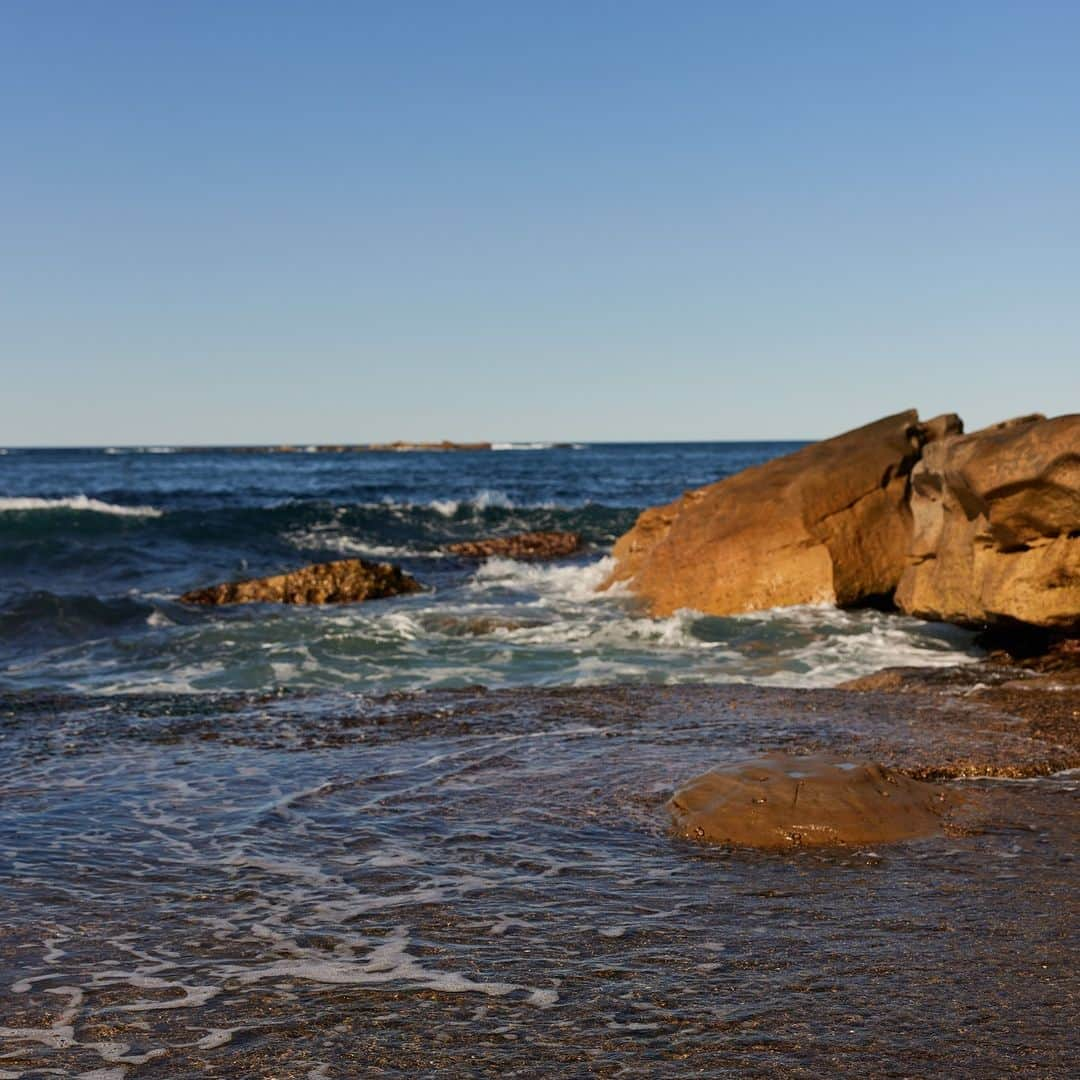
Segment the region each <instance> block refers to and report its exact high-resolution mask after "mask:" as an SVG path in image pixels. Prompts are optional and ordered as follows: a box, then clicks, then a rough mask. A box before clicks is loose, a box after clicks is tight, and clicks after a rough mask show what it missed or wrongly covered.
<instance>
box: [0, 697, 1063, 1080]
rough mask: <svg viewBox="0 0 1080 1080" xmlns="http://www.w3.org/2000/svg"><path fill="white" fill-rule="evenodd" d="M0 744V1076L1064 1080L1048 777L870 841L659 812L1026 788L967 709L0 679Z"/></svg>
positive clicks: (1028, 763) (1058, 909)
mask: <svg viewBox="0 0 1080 1080" xmlns="http://www.w3.org/2000/svg"><path fill="white" fill-rule="evenodd" d="M0 737H2V738H3V744H4V748H5V753H4V754H3V755H0V791H2V792H3V798H2V799H0V830H2V835H3V836H4V838H5V843H4V850H3V854H4V857H5V858H6V859H8V860H9V864H8V866H7V867H5V869H8V868H10V870H11V872H5V873H3V874H0V903H2V904H3V912H4V918H3V919H2V920H0V1017H2V1019H0V1025H2V1026H3V1028H4V1031H3V1034H2V1036H0V1038H2V1039H3V1044H4V1049H3V1052H4V1054H5V1055H6V1056H5V1059H4V1067H5V1068H6V1069H7V1070H9V1071H12V1072H19V1071H22V1072H23V1073H24V1074H25V1075H28V1076H36V1075H46V1074H47V1073H49V1070H51V1071H52V1073H51V1074H55V1075H63V1076H78V1075H80V1074H85V1073H90V1074H94V1073H95V1071H96V1072H97V1074H98V1075H104V1072H105V1071H107V1070H111V1071H113V1073H114V1074H116V1070H118V1069H120V1068H121V1067H122V1066H127V1071H126V1072H125V1075H126V1076H127V1077H137V1078H138V1080H166V1078H169V1080H171V1078H173V1077H177V1076H193V1075H220V1076H253V1077H254V1076H275V1077H281V1078H282V1080H307V1078H310V1077H311V1076H312V1075H316V1076H322V1077H325V1078H328V1080H336V1078H338V1077H350V1076H368V1075H380V1074H382V1075H388V1076H395V1075H403V1074H405V1073H407V1072H408V1073H411V1074H413V1075H429V1074H431V1073H433V1072H434V1071H436V1070H441V1071H445V1072H446V1074H447V1075H451V1076H471V1075H489V1074H494V1073H501V1074H505V1075H507V1076H513V1075H517V1076H523V1077H533V1076H540V1075H545V1076H546V1075H560V1076H563V1075H565V1076H611V1077H614V1076H641V1077H646V1076H647V1077H656V1076H661V1077H666V1076H672V1077H682V1076H686V1075H695V1076H697V1075H700V1076H731V1077H743V1076H762V1077H765V1076H784V1077H788V1076H791V1077H805V1078H807V1080H810V1078H817V1077H821V1076H838V1075H839V1076H848V1075H849V1076H880V1075H887V1076H888V1075H895V1076H897V1077H909V1076H913V1075H915V1076H970V1075H975V1076H1000V1075H1006V1074H1008V1073H1010V1072H1016V1071H1019V1069H1023V1070H1026V1071H1027V1072H1030V1073H1031V1074H1032V1075H1038V1076H1047V1077H1057V1076H1062V1077H1064V1076H1068V1075H1071V1074H1070V1069H1071V1067H1072V1064H1073V1063H1074V1060H1075V1058H1074V1047H1075V1015H1076V1004H1077V996H1078V992H1080V985H1078V979H1077V974H1076V967H1075V964H1074V963H1072V960H1071V956H1070V945H1071V942H1073V941H1075V938H1076V934H1077V931H1078V927H1077V924H1076V918H1075V909H1073V908H1070V906H1069V897H1070V892H1071V891H1074V890H1075V877H1076V864H1075V861H1074V858H1073V852H1074V851H1075V849H1076V844H1077V840H1078V837H1077V814H1076V807H1077V797H1078V792H1077V783H1076V781H1075V778H1069V777H1060V776H1059V777H1045V778H1039V779H1030V780H1028V781H1026V782H1022V783H1017V782H1013V781H1008V782H1002V781H1000V780H994V779H968V780H958V781H953V782H951V783H949V784H947V785H946V786H947V787H949V788H950V789H960V790H962V791H963V793H964V794H965V797H966V799H967V800H968V802H970V803H971V804H972V805H973V807H974V811H975V812H974V815H973V819H974V820H973V824H972V826H971V827H970V828H968V829H966V830H965V831H964V832H963V833H960V834H952V833H950V834H948V835H941V836H937V835H932V836H927V837H924V838H917V839H913V840H910V841H905V842H902V843H895V844H888V845H880V846H879V845H874V846H849V847H842V848H834V847H829V848H813V847H797V848H790V849H779V850H775V851H757V850H753V849H747V848H734V849H729V848H725V847H720V846H716V845H706V844H700V843H690V842H686V841H681V840H678V839H673V838H672V837H671V835H670V833H669V830H668V815H667V813H666V812H665V809H664V804H665V801H666V800H667V799H668V798H669V797H670V795H671V793H672V791H673V790H674V789H676V788H677V787H678V786H679V785H680V784H682V783H683V782H684V781H685V780H686V778H687V777H691V776H694V775H695V774H697V773H699V772H700V771H701V770H702V769H704V768H706V767H708V766H710V765H724V764H726V763H727V764H732V765H734V764H735V763H736V762H739V761H744V760H746V759H747V758H751V757H755V756H760V755H761V754H763V753H767V752H770V751H775V750H782V751H783V752H785V753H789V754H792V755H795V756H796V757H805V756H807V755H815V754H822V753H827V754H835V755H839V756H842V757H843V758H844V759H845V760H849V761H851V760H866V759H869V760H877V761H880V762H882V763H883V764H884V765H885V766H886V767H888V768H890V769H900V768H902V769H903V770H905V772H906V773H907V774H908V775H911V774H912V773H913V772H915V771H918V770H920V769H922V768H927V769H938V770H954V769H956V768H957V767H959V766H961V765H962V764H963V763H965V762H966V763H968V764H970V765H971V766H973V767H977V768H978V769H979V770H980V771H981V774H982V775H985V773H986V772H988V771H989V770H992V769H994V768H1003V767H1009V768H1012V769H1014V770H1016V771H1018V772H1019V771H1021V770H1022V771H1023V772H1024V775H1027V776H1029V777H1032V776H1035V775H1037V774H1038V772H1039V770H1040V769H1041V768H1042V767H1043V765H1044V763H1045V756H1046V751H1047V745H1048V744H1047V743H1046V741H1045V740H1043V739H1040V738H1038V737H1037V736H1036V735H1035V734H1033V733H1032V731H1031V730H1030V728H1028V727H1027V726H1026V725H1024V724H1022V723H1017V720H1016V718H1015V717H1012V716H1008V715H1006V714H1004V713H1002V712H1001V711H1000V710H998V709H996V708H991V707H990V706H988V705H984V704H980V703H978V702H975V701H972V700H969V699H966V698H964V697H963V696H959V695H953V694H951V693H949V692H947V691H943V692H938V693H926V694H911V695H900V694H896V693H881V692H866V693H852V692H850V691H839V690H836V691H794V690H776V689H766V688H755V687H744V686H721V685H717V686H708V687H649V686H634V687H628V686H623V687H614V688H607V689H590V688H578V689H561V690H559V689H551V690H544V689H535V690H529V691H505V692H503V691H500V692H484V691H482V690H480V689H476V688H474V689H464V690H460V691H454V692H449V691H448V692H432V693H410V694H394V695H390V696H387V697H382V698H370V697H367V696H361V695H346V694H317V693H309V694H286V693H281V694H271V695H256V694H228V695H219V694H202V695H190V694H189V695H125V696H123V697H113V698H109V699H103V698H102V697H100V696H88V697H77V696H63V695H60V696H49V695H37V694H5V695H0ZM950 775H957V774H956V773H955V772H951V773H950ZM960 775H963V774H962V773H961V774H960ZM972 1032H977V1033H978V1038H977V1039H973V1038H972ZM116 1075H118V1074H116Z"/></svg>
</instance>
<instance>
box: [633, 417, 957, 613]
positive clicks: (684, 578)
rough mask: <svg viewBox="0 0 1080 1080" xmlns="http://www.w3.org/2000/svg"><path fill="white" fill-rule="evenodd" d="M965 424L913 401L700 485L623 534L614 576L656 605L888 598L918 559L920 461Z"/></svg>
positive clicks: (708, 607)
mask: <svg viewBox="0 0 1080 1080" xmlns="http://www.w3.org/2000/svg"><path fill="white" fill-rule="evenodd" d="M959 430H961V425H960V422H959V420H958V419H957V418H956V417H955V416H946V417H938V418H936V419H934V420H931V421H928V422H927V423H925V424H921V423H920V422H919V417H918V413H916V412H915V410H914V409H910V410H908V411H907V412H902V413H897V414H896V415H895V416H888V417H885V418H884V419H882V420H878V421H876V422H875V423H873V424H867V425H866V426H865V427H861V428H857V429H856V430H854V431H849V432H847V433H845V434H843V435H838V436H836V437H835V438H832V439H825V440H824V441H823V442H819V443H814V444H813V445H811V446H806V447H803V449H801V450H798V451H796V452H795V453H793V454H788V455H786V456H784V457H781V458H776V459H774V460H773V461H768V462H766V463H765V464H764V465H758V466H755V467H754V468H750V469H746V470H745V471H743V472H741V473H737V474H736V475H735V476H730V477H727V478H726V479H723V480H720V481H717V482H716V483H715V484H710V485H708V486H707V487H703V488H698V489H696V490H694V491H688V492H687V493H686V494H685V495H683V496H682V498H681V499H678V500H677V501H676V502H674V503H671V504H669V505H668V506H662V507H654V508H652V509H649V510H646V511H645V512H644V513H643V514H642V515H641V516H640V517H639V518H638V521H637V523H636V524H635V526H634V528H633V529H631V530H630V532H628V533H627V534H626V535H624V536H623V537H621V538H620V539H619V541H618V543H616V545H615V549H614V555H615V558H616V560H617V563H616V569H615V572H614V574H613V576H612V579H611V581H612V583H614V582H616V581H627V582H628V583H629V586H630V588H631V590H632V591H633V592H634V593H636V594H637V595H638V596H639V597H641V598H642V599H643V600H644V601H645V603H646V605H647V606H648V608H649V609H650V611H651V612H652V613H653V614H655V615H670V614H671V613H672V612H674V611H677V610H678V609H680V608H692V609H694V610H697V611H703V612H706V613H708V614H712V615H729V614H736V613H738V612H743V611H752V610H758V609H762V608H771V607H784V606H789V605H793V604H813V603H835V604H841V605H849V604H858V603H861V602H864V601H867V600H870V599H874V598H879V597H888V596H890V595H891V594H892V592H893V590H894V589H895V588H896V585H897V582H898V581H899V579H900V575H901V573H902V572H903V570H904V567H905V565H906V560H907V552H908V547H909V541H910V537H911V515H910V512H909V510H908V506H907V496H908V488H909V476H910V473H911V470H912V468H913V467H914V465H915V464H916V462H917V461H918V460H919V456H920V454H921V453H922V450H923V447H924V446H925V445H926V444H927V443H928V442H931V441H933V440H936V439H938V438H941V437H943V436H944V435H945V434H947V433H949V432H955V431H959Z"/></svg>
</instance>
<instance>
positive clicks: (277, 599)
mask: <svg viewBox="0 0 1080 1080" xmlns="http://www.w3.org/2000/svg"><path fill="white" fill-rule="evenodd" d="M422 589H423V586H422V585H421V584H420V583H419V582H418V581H417V580H416V579H415V578H413V577H410V576H409V575H408V574H406V573H405V572H404V571H403V570H401V569H399V568H398V567H396V566H392V565H391V564H390V563H375V562H368V561H367V560H366V559H339V560H337V561H336V562H328V563H315V564H313V565H311V566H305V567H303V568H302V569H300V570H293V571H291V572H290V573H287V574H276V575H274V576H273V577H265V578H252V579H250V580H248V581H232V582H226V583H225V584H223V585H212V586H210V588H207V589H195V590H193V591H192V592H187V593H184V595H183V596H181V597H180V599H181V600H182V601H184V602H185V603H188V604H254V603H268V604H355V603H359V602H360V601H362V600H380V599H382V598H383V597H386V596H398V595H401V594H405V593H415V592H420V591H421V590H422Z"/></svg>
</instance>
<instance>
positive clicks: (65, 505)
mask: <svg viewBox="0 0 1080 1080" xmlns="http://www.w3.org/2000/svg"><path fill="white" fill-rule="evenodd" d="M41 510H46V511H48V510H75V511H82V512H90V513H94V514H113V515H115V516H116V517H148V518H158V517H161V515H162V511H161V510H158V509H157V508H156V507H154V506H118V505H117V504H116V503H108V502H102V501H101V500H100V499H91V498H88V497H87V496H86V495H68V496H66V497H65V498H60V499H43V498H37V497H36V496H18V495H16V496H4V497H0V513H32V512H35V511H41Z"/></svg>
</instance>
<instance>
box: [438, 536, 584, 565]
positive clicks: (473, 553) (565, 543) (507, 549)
mask: <svg viewBox="0 0 1080 1080" xmlns="http://www.w3.org/2000/svg"><path fill="white" fill-rule="evenodd" d="M446 550H447V551H449V552H450V553H451V554H452V555H463V556H464V557H465V558H468V559H488V558H491V557H492V556H495V555H501V556H503V557H505V558H508V559H562V558H565V557H566V556H567V555H573V554H574V553H575V552H576V551H580V550H581V537H580V535H578V533H574V532H527V533H518V534H517V535H515V536H496V537H492V538H490V539H487V540H463V541H461V542H460V543H456V544H447V545H446Z"/></svg>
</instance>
